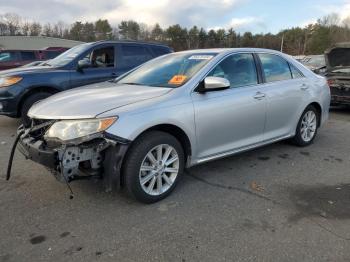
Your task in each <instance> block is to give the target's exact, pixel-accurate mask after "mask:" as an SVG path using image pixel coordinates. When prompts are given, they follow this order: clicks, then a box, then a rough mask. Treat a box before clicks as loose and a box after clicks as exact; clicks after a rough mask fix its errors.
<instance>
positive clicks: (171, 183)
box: [123, 131, 185, 203]
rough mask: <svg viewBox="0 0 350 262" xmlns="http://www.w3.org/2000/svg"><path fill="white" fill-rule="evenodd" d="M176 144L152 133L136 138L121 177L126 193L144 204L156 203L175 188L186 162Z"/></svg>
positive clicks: (179, 147) (167, 136) (170, 139)
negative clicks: (122, 177)
mask: <svg viewBox="0 0 350 262" xmlns="http://www.w3.org/2000/svg"><path fill="white" fill-rule="evenodd" d="M184 159H185V157H184V152H183V149H182V146H181V144H180V143H179V141H178V140H177V139H176V138H175V137H173V136H172V135H170V134H168V133H164V132H160V131H152V132H149V133H146V134H144V135H142V136H141V137H140V138H138V139H137V140H136V141H135V142H134V143H133V145H132V146H131V148H130V149H129V152H128V154H127V156H126V159H125V162H124V164H123V176H124V181H125V186H126V189H127V191H128V193H129V194H130V195H131V196H133V197H134V198H136V199H137V200H138V201H140V202H143V203H153V202H157V201H159V200H161V199H163V198H165V197H166V196H168V195H169V194H170V193H171V191H172V190H173V189H174V188H175V186H176V184H177V182H178V181H179V179H180V177H181V175H182V173H183V169H184V163H185V160H184Z"/></svg>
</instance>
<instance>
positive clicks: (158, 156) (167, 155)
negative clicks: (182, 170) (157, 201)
mask: <svg viewBox="0 0 350 262" xmlns="http://www.w3.org/2000/svg"><path fill="white" fill-rule="evenodd" d="M179 163H180V162H179V156H178V153H177V152H176V150H175V148H174V147H172V146H170V145H168V144H161V145H158V146H155V147H154V148H152V149H151V150H150V151H149V152H148V153H147V154H146V156H145V158H144V159H143V161H142V163H141V166H140V171H139V181H140V184H141V187H142V189H143V191H144V192H146V193H147V194H149V195H152V196H158V195H161V194H163V193H165V192H166V191H168V190H169V189H170V188H171V186H172V185H173V184H174V182H175V180H176V177H177V175H178V173H179Z"/></svg>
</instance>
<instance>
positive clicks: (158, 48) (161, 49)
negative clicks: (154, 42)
mask: <svg viewBox="0 0 350 262" xmlns="http://www.w3.org/2000/svg"><path fill="white" fill-rule="evenodd" d="M151 48H152V51H153V53H154V54H155V55H156V56H161V55H166V54H169V53H170V50H169V49H168V48H165V47H161V46H152V47H151Z"/></svg>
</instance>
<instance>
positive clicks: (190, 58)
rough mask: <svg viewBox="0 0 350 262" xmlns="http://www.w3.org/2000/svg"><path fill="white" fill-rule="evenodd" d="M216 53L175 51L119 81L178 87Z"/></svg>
mask: <svg viewBox="0 0 350 262" xmlns="http://www.w3.org/2000/svg"><path fill="white" fill-rule="evenodd" d="M215 55H216V53H177V54H176V53H174V54H169V55H166V56H162V57H159V58H156V59H153V60H151V61H150V62H148V63H146V64H144V65H142V66H140V67H139V68H138V69H136V70H135V71H133V72H131V73H129V74H128V75H126V76H125V77H123V78H122V79H120V80H119V81H118V83H120V84H132V85H145V86H158V87H170V88H173V87H178V86H181V85H183V84H185V83H186V82H187V81H188V80H189V79H191V77H193V76H194V75H195V74H196V73H197V72H198V71H199V70H200V69H201V68H202V67H203V66H204V65H206V64H207V63H208V62H209V61H210V60H211V59H213V58H214V56H215Z"/></svg>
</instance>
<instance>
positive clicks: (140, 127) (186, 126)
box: [106, 102, 196, 153]
mask: <svg viewBox="0 0 350 262" xmlns="http://www.w3.org/2000/svg"><path fill="white" fill-rule="evenodd" d="M164 124H168V125H174V126H177V127H178V128H180V129H182V130H183V131H184V132H185V134H186V135H187V137H188V138H189V140H190V143H191V148H192V153H194V152H195V148H196V135H195V123H194V111H193V104H192V103H191V102H190V103H186V104H182V105H178V106H169V107H165V108H157V109H152V110H147V111H143V112H139V113H134V114H127V113H126V114H122V115H120V116H119V119H118V121H117V122H116V123H115V124H114V125H112V126H111V127H110V128H108V129H107V130H106V132H107V133H110V134H113V135H116V136H118V137H122V138H124V139H128V140H131V141H133V140H135V139H136V138H137V137H138V136H139V135H140V134H142V133H143V132H145V131H147V130H149V129H151V128H152V127H154V126H158V125H164Z"/></svg>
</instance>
